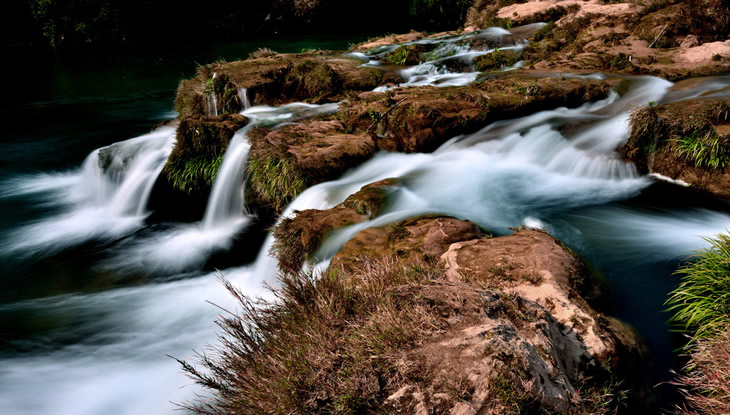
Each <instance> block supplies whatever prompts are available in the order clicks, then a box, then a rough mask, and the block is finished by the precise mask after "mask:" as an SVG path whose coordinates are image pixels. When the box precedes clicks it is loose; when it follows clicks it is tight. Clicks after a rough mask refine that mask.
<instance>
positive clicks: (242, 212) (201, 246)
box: [103, 103, 338, 273]
mask: <svg viewBox="0 0 730 415" xmlns="http://www.w3.org/2000/svg"><path fill="white" fill-rule="evenodd" d="M337 107H338V104H323V105H314V104H304V103H293V104H287V105H284V106H281V107H278V108H277V107H268V106H257V107H252V108H249V109H248V110H246V111H243V115H245V116H246V117H247V118H249V120H250V122H249V125H247V126H246V127H244V128H243V129H241V130H240V131H238V132H237V133H236V134H234V136H233V138H232V139H231V142H230V143H229V144H228V148H227V149H226V152H225V154H224V156H223V162H222V163H221V166H220V168H219V170H218V173H217V174H216V177H215V181H214V182H213V188H212V190H211V194H210V197H209V198H208V204H207V207H206V210H205V214H204V217H203V220H202V221H201V222H200V223H194V224H184V225H179V226H173V227H171V228H170V229H168V230H166V231H165V232H157V233H155V234H153V235H152V236H150V237H147V238H139V239H137V240H135V241H133V242H131V243H130V244H128V245H123V246H121V247H119V248H118V249H117V250H116V252H115V254H114V255H113V256H112V257H111V258H110V259H108V260H106V261H105V263H104V265H103V267H104V268H105V269H109V270H115V271H116V272H132V273H155V272H157V273H159V272H167V273H172V272H183V271H185V270H189V269H192V268H195V267H199V266H200V265H202V264H203V263H204V262H205V261H206V259H207V258H208V257H209V256H210V255H211V254H212V253H213V252H216V251H222V250H227V249H229V248H230V247H231V244H232V242H233V239H234V238H235V237H236V235H238V234H239V233H240V232H241V231H242V230H243V229H244V228H245V226H246V225H247V224H249V223H250V220H251V217H250V216H248V215H247V214H246V207H245V195H244V188H245V186H244V175H245V171H246V163H247V161H248V154H249V150H250V148H251V146H250V144H249V143H248V140H247V138H246V132H247V131H248V130H249V129H251V128H253V127H255V126H259V125H262V126H268V127H273V126H276V125H281V124H285V123H293V122H296V121H298V120H301V119H304V118H309V117H314V116H316V115H317V114H327V113H332V112H334V111H336V110H337ZM130 258H133V259H134V260H130Z"/></svg>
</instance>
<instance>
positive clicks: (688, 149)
mask: <svg viewBox="0 0 730 415" xmlns="http://www.w3.org/2000/svg"><path fill="white" fill-rule="evenodd" d="M630 124H631V135H630V137H629V140H628V142H627V143H626V144H625V145H624V146H622V147H621V148H619V152H620V153H621V154H623V155H624V156H625V157H626V158H628V159H630V160H631V161H633V162H634V163H635V164H636V166H637V167H638V168H639V170H640V171H641V172H642V173H658V174H661V175H663V176H667V177H669V178H671V179H674V180H678V181H682V182H684V183H686V184H687V185H689V186H691V187H694V188H697V189H699V190H702V191H706V192H710V193H712V194H714V195H717V196H723V197H729V196H730V169H728V167H730V106H729V103H728V101H727V100H725V99H694V100H685V101H681V102H675V103H669V104H664V105H656V104H654V103H650V104H649V105H648V106H645V107H639V108H636V109H634V110H633V111H632V113H631V118H630Z"/></svg>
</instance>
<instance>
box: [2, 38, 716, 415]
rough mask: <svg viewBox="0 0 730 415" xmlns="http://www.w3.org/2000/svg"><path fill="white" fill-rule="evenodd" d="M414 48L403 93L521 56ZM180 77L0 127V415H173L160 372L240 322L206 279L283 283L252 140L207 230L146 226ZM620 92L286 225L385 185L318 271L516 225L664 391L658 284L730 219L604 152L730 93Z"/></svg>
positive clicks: (407, 171)
mask: <svg viewBox="0 0 730 415" xmlns="http://www.w3.org/2000/svg"><path fill="white" fill-rule="evenodd" d="M538 27H539V26H534V27H531V28H527V29H522V30H527V31H528V32H529V31H530V30H536V29H537V28H538ZM479 39H481V41H479ZM418 42H421V43H427V44H428V43H430V44H433V45H434V48H433V51H432V52H431V55H430V57H431V59H430V60H429V61H428V62H424V63H422V64H420V65H418V66H416V67H413V68H407V69H405V70H404V72H403V73H402V75H403V77H404V78H405V79H406V84H408V85H422V84H429V85H438V86H446V85H457V84H463V83H468V82H471V81H472V80H474V79H476V78H477V76H478V75H477V74H476V72H473V69H470V68H468V67H467V68H466V69H464V65H453V60H466V61H468V60H469V59H470V58H473V57H474V56H477V55H478V54H486V53H493V52H494V51H495V49H496V47H500V48H515V49H519V48H521V47H522V45H523V41H522V40H521V37H520V36H517V35H516V34H515V33H510V32H505V31H501V29H499V30H498V29H489V30H486V31H482V32H479V33H477V34H474V35H469V36H453V37H448V38H445V39H441V40H438V41H436V40H432V39H425V40H421V41H418ZM477 44H481V45H482V47H479V48H477V47H476V46H475V45H477ZM485 45H486V46H485ZM256 46H265V45H261V44H258V45H256ZM339 47H342V46H339ZM279 50H280V51H285V50H286V49H283V48H279ZM391 50H392V48H390V49H388V48H385V49H383V50H376V51H372V52H370V53H368V54H359V55H357V57H358V58H359V59H362V61H363V65H369V66H373V65H383V63H382V62H381V61H382V58H383V56H384V54H385V53H387V52H389V51H391ZM449 61H452V62H449ZM467 66H468V65H467ZM457 67H458V68H460V69H459V70H456V69H454V68H457ZM505 69H509V68H505ZM562 75H564V76H567V75H566V74H562ZM66 76H68V74H67V75H66ZM97 76H100V75H97ZM603 76H604V75H602V74H594V75H592V77H594V78H601V77H603ZM58 77H59V78H61V79H62V78H63V75H58ZM87 77H88V75H83V76H80V77H79V79H82V80H83V79H86V78H87ZM178 77H179V74H177V75H174V76H170V74H167V75H165V78H164V79H165V82H167V84H165V83H164V82H162V79H160V80H158V81H160V82H159V83H160V84H163V85H167V86H166V88H169V91H168V92H166V93H164V94H163V93H161V92H154V91H151V90H149V87H150V85H156V87H157V88H159V87H160V86H159V85H157V83H155V82H151V81H148V82H143V83H142V85H141V86H140V87H139V88H137V89H136V90H135V91H136V92H134V93H132V94H129V95H124V94H122V93H121V90H116V91H115V93H118V94H119V96H121V97H122V98H115V99H109V102H107V101H106V100H107V98H104V99H102V98H99V97H94V96H89V97H87V96H86V94H88V93H89V91H91V89H89V90H86V91H83V92H82V93H81V96H80V97H76V98H73V99H68V101H69V102H66V101H64V99H66V98H63V97H64V96H65V94H66V92H67V91H65V90H62V91H61V92H58V93H49V94H50V95H54V94H57V96H56V97H55V98H54V99H52V100H46V101H43V102H40V101H37V99H36V98H32V97H31V98H27V101H26V102H25V103H24V104H23V106H22V109H23V111H21V112H20V114H21V115H20V117H19V118H20V119H21V120H23V119H25V120H26V121H28V120H30V119H36V118H40V120H41V121H42V122H41V121H38V122H36V123H35V124H33V123H30V122H25V123H20V122H19V121H17V120H16V121H13V117H11V116H10V114H11V110H10V109H8V108H3V112H2V114H3V119H6V118H7V120H8V123H7V125H8V126H9V127H8V131H9V133H7V136H6V138H5V140H4V141H3V143H2V146H3V148H2V150H3V152H1V153H0V154H2V156H0V157H1V158H0V162H2V163H1V164H0V166H2V169H3V170H2V176H0V177H2V182H1V183H0V192H1V193H0V208H1V209H2V211H3V213H4V215H3V219H0V231H2V232H3V233H2V239H1V240H0V242H1V243H2V256H1V258H2V262H1V263H0V265H1V266H2V271H3V277H2V280H0V288H2V289H3V290H1V291H0V408H3V409H2V412H3V413H11V414H51V413H69V414H138V413H165V412H170V411H172V410H173V409H174V408H175V406H174V405H173V404H171V403H170V402H171V401H172V402H182V401H184V400H186V399H192V398H193V397H194V396H195V394H196V393H202V392H203V391H201V390H200V389H199V388H198V387H196V386H194V385H192V384H191V381H190V380H188V379H187V378H185V377H184V376H183V375H182V374H181V373H180V368H179V366H178V364H177V362H175V361H174V360H172V359H170V358H169V357H167V355H174V356H176V357H179V358H186V359H191V358H194V353H193V349H196V350H203V349H204V348H205V345H206V343H207V342H213V341H215V329H216V326H215V325H214V324H213V320H214V319H215V317H216V315H217V314H219V313H220V312H221V309H220V308H222V309H231V308H232V307H234V306H235V305H234V304H233V303H234V301H233V299H232V298H230V296H229V295H228V293H227V292H226V291H225V290H224V289H223V287H222V286H221V285H220V284H219V282H218V281H217V276H218V275H220V274H222V275H223V276H225V278H228V279H230V280H231V281H233V282H234V283H235V284H236V285H238V286H239V287H242V289H243V290H244V292H246V293H248V294H250V295H262V296H268V295H270V294H268V292H267V291H266V290H264V289H263V284H264V283H268V284H275V283H276V278H275V272H276V271H275V270H276V264H275V262H274V261H273V260H272V259H271V258H269V257H268V255H267V253H268V249H269V247H270V246H271V243H272V239H271V236H270V235H269V236H267V237H266V238H265V240H263V241H262V239H263V237H262V235H261V231H260V226H259V227H257V226H255V225H256V224H257V223H258V219H257V218H255V217H252V216H250V215H249V214H248V213H247V211H246V209H245V206H244V200H245V198H244V194H243V186H242V184H243V181H244V176H243V174H244V169H245V165H246V161H247V156H248V151H249V148H250V147H249V144H248V142H247V138H246V132H247V128H248V127H247V128H244V129H242V130H241V131H239V132H237V133H236V135H235V136H234V137H233V139H232V140H231V142H230V143H229V146H228V149H227V151H226V154H225V156H224V161H223V163H222V165H221V168H220V170H219V174H218V175H217V177H216V180H215V183H214V186H213V189H212V192H211V196H210V199H209V203H208V207H207V209H206V212H205V215H204V217H202V218H200V222H197V223H192V224H191V223H186V224H175V223H166V224H161V225H150V224H148V223H147V221H146V218H147V215H148V214H149V212H148V211H147V206H146V205H147V200H148V198H149V194H150V192H151V191H152V188H153V184H154V181H155V179H156V178H157V176H158V175H159V173H160V171H161V169H162V168H163V166H164V163H165V160H166V158H167V156H168V155H169V153H170V151H171V149H172V145H173V143H174V129H173V128H172V127H161V128H159V129H156V130H154V131H152V132H149V133H144V131H145V129H148V128H149V126H151V125H154V124H155V123H156V122H159V121H162V120H164V119H166V118H171V117H172V116H174V113H171V112H170V109H169V106H170V105H171V103H172V96H173V94H174V83H175V82H176V81H177V78H178ZM168 78H172V79H168ZM114 79H117V78H114ZM114 79H111V78H104V77H102V82H101V84H102V85H106V84H107V83H108V84H109V85H114V82H113V81H114ZM119 79H123V78H119ZM631 79H632V87H631V88H630V90H629V91H628V92H627V93H626V94H625V95H623V96H621V97H619V96H618V95H616V94H612V95H611V96H610V97H609V98H607V99H605V100H603V101H600V102H595V103H590V104H586V105H583V106H582V107H580V108H575V109H567V108H555V109H553V110H549V111H543V112H539V113H536V114H532V115H529V116H526V117H523V118H519V119H515V120H503V121H498V122H495V123H492V124H490V125H485V126H484V128H482V129H481V130H480V131H478V132H475V133H473V134H469V135H463V136H458V137H454V138H452V139H451V140H449V141H448V142H446V143H445V144H444V145H442V146H441V148H439V149H438V150H437V151H435V152H433V153H431V154H394V153H381V154H378V155H377V156H376V157H374V158H373V159H372V160H370V161H369V162H367V163H364V164H363V165H361V166H359V167H357V168H354V169H353V170H351V171H350V172H348V173H347V174H345V175H344V176H343V177H342V178H340V179H337V180H333V181H331V182H327V183H322V184H319V185H316V186H314V187H312V188H310V189H308V190H306V191H305V192H303V193H302V194H301V195H300V196H299V197H298V198H297V199H296V200H294V201H293V202H292V204H291V205H290V206H289V207H288V208H287V210H286V212H285V214H284V216H289V215H293V214H294V212H295V211H296V210H303V209H308V208H328V207H332V206H335V205H336V204H338V203H340V202H342V201H343V200H344V199H345V198H346V197H347V196H348V195H350V194H352V193H354V192H356V191H357V190H359V189H360V187H362V186H364V185H366V184H369V183H372V182H374V181H378V180H381V179H385V178H396V179H397V182H396V183H397V184H396V185H394V186H393V187H392V188H391V189H390V198H389V203H388V206H387V208H386V209H385V211H384V212H383V213H382V214H381V215H380V216H379V217H377V218H375V219H373V220H371V221H369V222H367V223H364V224H358V225H353V226H350V227H347V228H344V229H342V230H339V231H337V232H335V233H333V234H332V235H331V236H330V237H329V238H328V239H327V240H326V241H325V243H324V244H323V245H322V247H321V249H320V251H319V252H318V253H317V255H316V256H317V258H320V259H321V260H322V262H321V263H320V264H318V265H317V266H318V267H320V268H321V267H323V266H324V265H326V263H327V261H328V260H329V259H330V258H331V257H332V255H333V254H334V253H336V252H337V250H338V249H339V248H340V247H341V246H342V245H343V244H344V243H345V242H346V241H347V240H348V239H349V238H351V237H352V236H353V235H354V234H355V233H356V232H358V231H359V230H361V229H364V228H366V227H369V226H378V225H383V224H387V223H391V222H394V221H399V220H403V219H405V218H408V217H412V216H416V215H424V214H447V215H452V216H456V217H459V218H463V219H469V220H472V221H474V222H476V223H478V224H479V225H480V226H481V227H483V228H484V229H487V230H489V231H490V232H493V233H495V234H508V233H509V232H510V228H511V227H516V226H521V225H524V226H528V227H539V228H542V229H546V230H547V231H549V232H550V233H551V234H553V235H555V236H556V237H558V238H559V239H561V240H562V241H564V242H565V243H567V244H568V245H569V246H570V247H572V248H573V249H575V250H576V251H577V252H579V253H580V254H581V255H582V256H583V257H584V258H586V259H587V260H588V261H590V263H591V264H592V265H593V266H594V267H595V268H596V269H597V270H598V271H599V272H600V273H601V274H602V275H603V276H604V277H605V279H606V281H607V283H608V286H609V287H610V291H609V292H608V294H607V295H608V298H609V302H610V303H611V304H612V305H613V306H614V307H613V308H614V310H613V311H614V312H615V314H616V315H617V316H618V317H620V318H622V319H624V320H626V321H628V322H629V323H631V324H633V325H634V326H635V327H636V328H637V329H639V331H640V332H641V333H642V335H643V336H645V338H646V340H647V343H648V344H649V346H650V348H651V349H652V351H653V352H654V355H655V357H656V359H655V360H656V362H655V363H656V365H655V366H656V372H657V380H663V379H667V377H668V369H669V368H671V367H676V365H677V361H676V358H675V356H674V355H673V354H672V349H673V348H674V347H676V346H678V345H679V344H680V343H679V342H678V340H681V339H677V338H674V337H673V336H672V335H671V334H670V332H669V330H668V329H667V327H666V324H665V321H666V319H667V317H668V316H667V314H666V313H664V312H663V308H664V306H663V301H664V299H665V298H666V293H667V292H668V291H669V290H670V289H671V288H672V287H673V286H674V284H676V282H677V281H676V278H674V277H673V276H672V275H671V272H672V270H673V269H674V268H675V267H676V265H677V263H678V262H680V261H681V260H682V259H683V258H684V257H685V256H686V255H687V254H688V253H689V252H690V251H692V250H694V249H697V248H699V247H701V246H703V245H704V244H705V242H704V241H703V240H702V239H701V237H702V236H711V235H713V234H714V233H717V232H720V231H723V230H725V229H727V228H730V214H729V213H728V212H730V208H728V207H727V206H726V205H725V204H724V203H722V202H720V201H716V200H713V199H711V198H706V199H697V198H696V197H694V196H693V197H688V196H687V193H686V192H687V190H686V189H685V188H683V187H681V186H676V185H673V184H670V183H667V182H663V181H657V180H656V178H654V177H646V176H641V175H639V174H638V173H637V171H636V169H635V168H634V166H633V165H631V164H628V163H625V162H624V161H622V160H621V158H620V157H619V156H618V155H617V154H616V153H615V149H616V148H617V147H618V146H619V145H620V144H621V143H623V142H624V141H625V140H626V138H627V136H628V126H627V117H628V112H629V111H630V109H631V108H632V107H633V106H636V105H645V104H646V103H647V102H649V101H656V102H658V103H662V102H668V101H676V100H682V99H687V98H690V97H695V96H721V95H727V93H728V92H727V91H728V90H727V87H728V86H729V85H730V79H728V77H715V78H708V79H704V80H697V81H696V82H693V83H692V84H691V85H688V86H685V87H684V88H682V89H677V88H674V86H673V85H672V84H671V83H669V82H667V81H664V80H661V79H657V78H652V77H637V78H631ZM48 82H49V84H51V85H55V84H54V82H60V81H58V79H56V80H55V81H54V80H50V81H48ZM126 89H129V88H126ZM142 97H144V98H142ZM239 98H240V99H241V102H242V106H243V108H244V111H243V113H244V115H245V116H247V117H248V118H249V119H250V121H251V125H265V126H272V127H273V126H277V125H285V124H288V123H295V122H297V121H298V120H300V119H303V118H308V117H312V116H316V115H318V114H322V113H324V114H326V113H331V112H333V111H336V109H337V104H327V105H322V106H316V105H310V104H301V103H296V104H289V105H286V106H282V107H279V108H274V107H261V106H259V107H251V106H250V105H249V104H248V98H247V93H246V90H241V91H239ZM137 106H142V110H139V109H138V108H137ZM47 107H50V108H47ZM91 109H96V110H97V111H99V109H108V111H109V112H108V113H105V112H101V114H100V115H99V117H100V118H101V120H97V119H96V118H93V117H92V118H89V117H90V115H89V114H87V113H86V112H89V111H90V110H91ZM124 109H127V110H128V109H134V110H133V111H129V112H125V111H126V110H124ZM76 110H79V111H80V112H81V114H77V115H75V117H76V118H74V117H69V116H65V117H61V116H58V115H55V116H54V117H50V116H51V115H54V114H55V113H56V112H64V111H65V112H71V113H73V114H75V111H76ZM26 112H31V113H32V116H31V115H23V114H25V113H26ZM119 112H122V113H121V114H120V113H119ZM23 117H25V118H23ZM115 117H116V118H115ZM15 118H18V117H15ZM87 119H88V121H86V120H87ZM104 122H108V125H106V124H104ZM48 123H51V125H50V126H47V124H48ZM21 124H22V125H21ZM120 126H126V127H125V128H121V127H120ZM120 129H121V131H120ZM121 134H126V136H120V135H121ZM135 136H136V138H132V139H127V138H128V137H135ZM94 149H97V150H94ZM84 157H85V159H84ZM25 159H28V160H29V161H23V160H25ZM38 171H41V172H38ZM234 241H236V242H237V243H238V245H237V247H236V249H237V250H240V253H241V254H240V255H239V256H240V257H241V259H240V261H238V264H237V265H236V266H235V267H233V268H226V269H223V270H222V271H221V272H220V273H218V272H212V268H213V267H214V266H216V263H215V261H214V260H213V262H212V263H210V262H211V258H214V254H215V253H216V252H225V251H226V250H229V249H231V247H232V246H233V242H234ZM237 252H239V251H237ZM212 255H213V256H212ZM245 258H249V259H245ZM313 265H316V264H313ZM211 303H212V304H215V306H214V305H212V304H211ZM216 306H218V307H220V308H218V307H216ZM39 397H41V398H40V399H39Z"/></svg>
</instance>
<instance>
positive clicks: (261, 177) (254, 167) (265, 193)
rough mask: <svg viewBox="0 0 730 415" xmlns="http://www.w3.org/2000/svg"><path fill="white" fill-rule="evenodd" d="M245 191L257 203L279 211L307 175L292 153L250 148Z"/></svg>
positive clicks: (300, 187) (303, 183)
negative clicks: (252, 150) (255, 150)
mask: <svg viewBox="0 0 730 415" xmlns="http://www.w3.org/2000/svg"><path fill="white" fill-rule="evenodd" d="M247 172H248V180H247V187H248V188H249V189H250V191H249V192H247V194H250V195H251V197H254V198H256V199H257V204H259V205H264V206H268V207H271V208H273V209H274V210H275V211H276V212H281V211H282V210H283V209H284V208H285V207H286V206H287V205H288V204H289V203H291V201H292V200H294V198H296V197H297V196H298V195H299V194H300V193H301V192H303V191H304V190H305V189H306V188H307V186H308V183H307V178H306V176H304V174H303V173H302V171H301V169H300V168H299V167H298V166H297V165H296V162H295V160H293V157H290V156H287V155H286V154H283V153H279V152H256V153H254V152H252V154H251V156H250V158H249V160H248V167H247Z"/></svg>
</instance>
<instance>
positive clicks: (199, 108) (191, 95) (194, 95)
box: [175, 78, 206, 118]
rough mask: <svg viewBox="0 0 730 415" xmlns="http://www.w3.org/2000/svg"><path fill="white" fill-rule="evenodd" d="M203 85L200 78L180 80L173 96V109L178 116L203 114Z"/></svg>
mask: <svg viewBox="0 0 730 415" xmlns="http://www.w3.org/2000/svg"><path fill="white" fill-rule="evenodd" d="M204 89H205V88H204V86H203V84H202V82H200V80H198V79H197V78H194V79H185V80H182V81H180V84H179V85H178V88H177V95H176V96H175V111H177V113H178V117H179V118H184V117H186V116H189V115H200V114H205V112H206V111H205V100H204V99H203V95H202V94H203V92H204Z"/></svg>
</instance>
